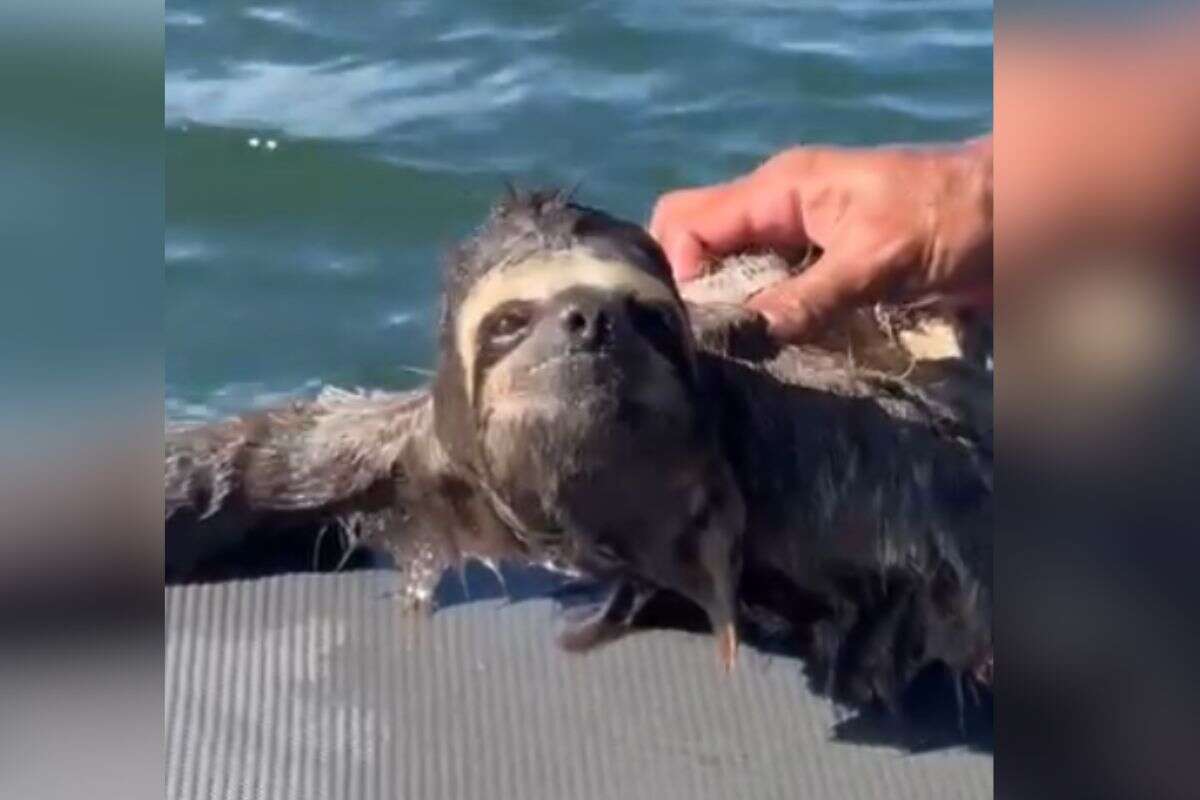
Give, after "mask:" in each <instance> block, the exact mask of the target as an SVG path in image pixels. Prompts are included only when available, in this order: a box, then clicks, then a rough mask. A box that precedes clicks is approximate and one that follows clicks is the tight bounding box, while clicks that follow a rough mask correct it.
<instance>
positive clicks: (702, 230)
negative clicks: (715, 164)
mask: <svg viewBox="0 0 1200 800" xmlns="http://www.w3.org/2000/svg"><path fill="white" fill-rule="evenodd" d="M748 199H750V198H749V197H748V195H747V192H745V191H742V186H741V183H740V182H739V181H734V182H732V183H728V184H723V185H721V186H712V187H708V188H705V189H690V190H685V191H683V192H675V193H672V194H670V195H667V196H665V197H664V198H663V200H661V201H660V202H659V204H658V205H657V206H656V208H655V213H654V215H653V218H652V219H651V222H650V228H649V230H650V235H651V236H653V237H654V238H655V239H657V240H658V242H659V244H660V245H661V246H662V248H663V251H664V252H665V254H666V256H667V260H668V261H669V262H670V263H671V271H672V273H673V274H674V275H675V278H676V280H679V281H685V280H689V279H691V278H694V277H696V276H697V275H699V274H700V273H701V272H702V271H703V269H704V266H705V264H706V263H707V262H709V261H711V260H713V259H716V258H720V257H722V256H725V255H728V254H730V253H735V252H738V251H740V250H743V249H745V248H747V247H749V246H753V245H756V244H759V243H758V242H757V241H756V239H755V232H754V229H753V226H752V224H751V220H750V217H749V209H748V207H747V205H746V202H747V200H748Z"/></svg>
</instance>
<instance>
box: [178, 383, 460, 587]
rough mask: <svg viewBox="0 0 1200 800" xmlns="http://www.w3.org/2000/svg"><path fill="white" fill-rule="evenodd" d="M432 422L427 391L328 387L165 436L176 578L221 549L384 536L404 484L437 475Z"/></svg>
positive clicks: (395, 517)
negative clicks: (309, 538) (309, 537)
mask: <svg viewBox="0 0 1200 800" xmlns="http://www.w3.org/2000/svg"><path fill="white" fill-rule="evenodd" d="M432 423H433V413H432V402H431V399H430V396H429V393H428V391H426V390H419V391H415V392H406V393H389V392H373V393H369V394H357V393H350V392H341V391H337V390H326V391H325V392H323V393H322V394H321V395H320V396H319V397H318V398H317V399H315V400H312V401H308V402H296V403H292V404H290V405H288V406H286V407H283V408H278V409H274V410H270V411H264V412H258V413H255V414H252V415H247V416H244V417H238V418H234V419H229V420H225V421H222V422H217V423H213V424H209V425H201V426H190V427H175V428H172V429H169V430H168V431H167V435H166V448H165V487H164V488H165V508H164V511H165V528H166V531H165V533H166V569H167V575H168V578H186V577H188V575H189V571H190V570H191V569H192V568H194V567H195V566H196V565H197V564H199V563H203V562H205V561H206V560H210V559H212V558H214V557H218V556H220V555H221V553H222V552H223V551H224V552H236V551H238V550H242V551H243V552H244V551H245V550H246V549H247V548H249V549H265V550H272V549H276V548H278V549H283V548H284V547H285V546H286V543H287V541H288V539H289V537H300V536H303V535H305V531H307V532H310V533H311V532H313V531H323V530H324V529H325V528H332V529H334V530H335V531H336V532H337V533H338V534H340V535H342V536H343V537H344V538H348V539H361V538H367V537H370V536H372V535H375V534H383V533H387V532H388V531H387V530H386V529H387V528H389V527H390V526H392V525H394V524H399V523H400V522H402V518H403V517H404V502H403V493H402V488H403V486H404V485H405V484H406V483H407V482H408V480H409V479H411V478H412V477H414V473H424V472H426V471H428V470H429V469H430V468H431V466H430V464H429V461H430V458H431V456H432V454H434V453H435V452H436V448H434V447H433V446H432V445H433V444H434V442H433V424H432ZM330 538H331V540H333V541H336V539H337V536H336V535H335V536H333V537H330ZM319 544H320V542H318V545H319ZM309 547H312V545H311V544H310V545H309Z"/></svg>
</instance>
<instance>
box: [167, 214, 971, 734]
mask: <svg viewBox="0 0 1200 800" xmlns="http://www.w3.org/2000/svg"><path fill="white" fill-rule="evenodd" d="M793 272H794V270H793V268H792V267H791V266H790V265H788V264H787V263H785V262H783V261H782V260H781V259H779V258H777V257H775V256H772V255H770V254H759V255H748V256H739V257H735V258H732V259H728V260H727V261H726V262H724V264H722V265H719V267H718V269H716V270H715V271H714V272H713V273H712V274H711V275H710V276H708V277H706V278H702V279H700V280H699V281H697V282H694V283H690V284H685V285H683V286H682V287H679V288H676V287H675V286H674V284H673V283H672V281H671V278H670V271H669V268H668V266H667V264H666V261H665V259H664V257H663V254H662V252H661V250H660V249H659V248H658V246H657V245H656V244H655V243H654V242H653V240H651V239H650V237H649V236H648V235H647V234H646V233H645V231H643V230H642V229H641V228H640V227H639V226H637V225H634V224H631V223H628V222H624V221H621V220H618V219H616V218H614V217H611V216H609V215H607V214H605V213H603V212H601V211H598V210H596V209H590V208H587V207H584V206H581V205H578V204H577V203H575V202H573V201H572V200H571V199H570V198H568V197H566V196H565V195H564V194H562V193H558V192H532V193H521V192H512V193H510V194H509V195H508V196H507V197H506V198H504V199H503V200H501V202H500V203H499V204H498V205H497V206H496V208H495V209H494V210H493V211H492V213H491V215H490V216H489V217H488V219H487V220H486V222H485V223H484V225H483V226H482V228H481V229H480V231H479V232H478V233H477V234H476V235H475V236H474V237H472V238H471V239H469V240H468V241H467V242H466V243H465V244H464V245H463V246H461V247H460V248H458V249H457V250H456V251H455V252H454V253H453V254H452V256H451V258H450V262H449V264H448V266H447V269H446V273H445V291H444V296H443V303H444V305H443V313H442V318H441V323H440V328H441V331H440V339H439V349H440V352H439V362H438V367H437V371H436V374H435V375H434V378H433V380H432V382H431V384H430V386H429V387H427V388H424V389H418V390H415V391H411V392H402V393H396V392H383V391H372V392H361V391H360V392H343V391H338V390H334V389H327V390H326V391H324V392H322V393H321V395H320V396H319V397H317V398H316V399H314V400H311V401H298V402H294V403H291V404H289V405H287V406H284V407H281V408H277V409H271V410H268V411H264V412H258V413H255V414H249V415H246V416H243V417H238V418H234V419H230V420H225V421H221V422H216V423H212V424H207V425H198V426H196V425H193V426H176V427H172V428H171V429H170V430H169V431H168V436H167V445H166V509H165V510H166V522H167V524H166V537H167V542H166V545H167V575H168V579H169V580H173V581H187V580H197V579H217V578H221V577H227V576H230V575H234V574H246V573H252V572H255V571H260V572H261V571H270V570H271V569H272V566H271V559H270V558H269V557H264V555H263V554H264V553H271V552H277V553H279V554H280V558H279V559H278V561H277V562H276V566H275V568H276V569H283V570H287V569H294V568H296V565H297V563H298V562H299V559H296V558H288V557H284V555H283V554H285V553H287V552H289V551H292V550H296V551H303V552H305V553H307V554H309V557H310V559H312V560H313V561H314V562H317V563H318V565H319V566H320V567H322V568H329V567H333V566H339V565H340V564H339V562H340V561H342V559H341V557H340V555H339V554H338V553H336V552H331V547H332V548H333V549H334V550H336V547H334V545H333V544H331V543H338V542H342V543H345V545H346V546H347V547H353V548H355V549H358V550H360V551H361V549H362V548H366V549H373V548H374V549H379V548H386V549H387V550H389V551H390V553H391V559H392V562H391V563H392V565H393V566H394V568H395V569H396V570H397V573H398V577H399V580H400V583H401V586H402V590H401V592H400V594H401V595H402V596H403V597H404V598H405V599H406V601H407V602H408V603H410V604H411V605H413V606H417V607H429V606H431V605H432V604H433V603H434V602H435V600H436V599H437V597H438V594H437V593H435V589H436V587H437V586H438V584H439V582H442V587H443V588H442V589H441V590H440V593H441V596H442V597H443V598H445V597H447V596H448V594H447V590H446V588H445V587H446V586H449V585H452V584H453V583H456V582H458V575H459V572H460V571H461V570H462V569H463V568H464V565H465V564H467V563H471V562H478V563H481V564H484V565H487V566H488V567H489V568H490V569H491V570H493V571H494V572H496V573H497V574H498V575H501V574H505V573H511V571H512V570H513V569H517V570H520V569H528V568H530V567H544V568H547V569H550V570H553V571H555V572H557V573H560V574H566V575H570V576H573V577H574V578H579V579H583V580H585V581H587V582H589V585H590V587H591V588H590V589H589V591H588V592H582V593H581V592H566V593H562V592H560V593H559V595H560V599H561V600H562V601H563V602H564V604H566V605H568V606H570V609H569V613H568V614H567V615H566V616H567V617H568V623H569V624H568V625H567V626H566V628H565V630H564V631H563V633H562V635H561V643H562V644H563V646H564V647H566V648H568V649H573V650H586V649H588V648H590V647H594V646H597V645H599V644H603V643H606V642H610V641H613V640H614V639H617V638H619V637H621V636H622V635H624V634H626V633H628V632H629V631H631V630H633V629H637V628H643V627H647V626H650V627H654V626H661V625H671V626H676V627H678V626H682V627H686V628H696V629H704V628H706V627H711V628H712V629H713V630H714V631H715V632H716V633H717V634H718V635H717V644H718V652H719V654H720V658H721V661H722V662H723V663H724V664H725V666H726V668H731V667H732V665H733V662H734V659H735V657H736V648H737V643H738V640H739V639H742V640H745V641H747V642H749V643H750V644H753V645H755V646H757V647H759V648H761V649H764V650H768V651H771V652H787V653H795V654H799V655H801V656H803V657H804V658H805V660H806V669H807V671H808V674H809V677H810V682H811V685H812V686H813V688H814V689H816V690H817V691H820V692H822V693H826V694H828V695H829V696H830V697H832V698H833V699H834V700H836V701H837V702H838V703H839V704H842V705H845V706H847V707H850V708H853V709H857V710H858V711H860V712H862V714H860V716H859V717H856V718H855V719H854V720H849V721H843V723H841V724H839V727H838V732H839V734H841V735H844V736H845V737H846V738H851V739H857V740H862V741H870V740H871V739H872V737H877V736H882V734H880V733H879V731H881V730H885V729H888V726H887V725H883V726H879V725H874V724H873V723H870V722H868V721H867V720H870V719H874V718H878V719H881V720H890V721H894V720H899V719H912V718H916V717H919V716H921V715H920V714H918V713H914V712H916V711H919V710H921V709H926V710H927V709H929V708H932V707H934V706H933V705H931V704H930V703H929V702H928V701H927V700H922V699H920V698H921V697H922V696H923V692H925V691H926V690H929V689H931V687H932V689H934V690H935V691H934V694H938V693H939V692H940V694H941V695H943V696H944V697H945V698H948V701H949V707H950V710H949V711H948V712H947V713H946V714H944V715H942V716H943V717H944V718H945V719H944V720H943V721H945V722H946V723H947V726H948V727H949V729H950V730H951V732H952V737H957V738H959V739H961V738H962V735H963V734H964V733H965V734H966V735H967V737H968V738H971V739H973V740H975V741H977V742H978V741H980V737H979V736H978V735H973V734H978V733H979V731H981V730H982V731H986V732H987V734H988V737H990V730H991V725H990V723H982V724H981V723H979V722H978V719H979V713H981V712H982V711H983V710H987V711H988V714H989V715H990V708H991V696H990V689H991V686H992V684H993V654H992V621H991V614H992V609H991V604H992V601H991V597H992V479H991V459H992V446H991V436H992V433H991V431H992V427H991V406H992V400H991V390H992V375H991V369H990V353H984V352H982V351H981V347H980V344H979V343H980V342H986V341H990V336H989V335H988V334H987V332H986V326H983V323H982V322H981V321H979V320H973V321H971V320H964V319H962V318H957V317H956V318H951V317H948V316H941V315H939V314H938V313H937V312H936V311H934V310H931V309H928V308H924V309H917V310H914V309H896V308H886V307H877V308H874V309H865V310H863V311H862V312H857V313H855V314H853V315H850V316H849V317H848V318H846V319H845V320H843V321H842V322H841V323H840V324H839V325H837V326H835V328H834V329H832V330H830V331H829V332H828V333H827V335H826V336H825V337H824V338H823V339H822V340H820V341H817V342H813V343H810V344H808V345H805V346H782V347H781V346H779V345H778V344H776V343H773V342H771V341H770V339H769V338H768V337H767V335H766V325H765V322H764V320H763V319H762V318H761V317H759V316H757V315H756V314H753V313H751V312H749V311H747V310H745V308H744V307H743V305H742V304H741V303H742V301H743V300H744V299H746V297H747V296H749V295H750V294H752V293H753V292H754V291H757V290H758V289H761V288H762V287H763V286H765V285H769V284H770V283H772V282H774V281H777V280H781V279H783V278H785V277H787V276H788V275H790V274H792V273H793ZM981 326H983V327H981ZM251 553H253V554H255V555H253V556H252V557H251V556H249V555H248V554H251ZM359 559H360V561H361V560H362V559H361V557H359ZM511 583H512V581H511V580H510V581H509V584H511ZM497 585H499V584H497ZM597 586H599V587H601V590H600V591H599V595H597V594H596V587H597ZM542 587H543V588H545V586H544V585H542ZM581 600H582V601H583V602H581ZM939 676H941V677H939ZM938 687H941V688H940V689H938ZM890 724H891V723H890V722H889V723H888V725H890ZM988 737H983V738H985V739H986V738H988ZM885 738H886V737H885ZM891 738H892V739H893V740H894V739H895V738H896V737H891ZM931 741H938V739H937V736H930V735H925V734H921V735H919V736H916V738H913V739H911V740H910V741H909V742H908V743H909V744H911V745H915V746H922V745H928V744H929V742H931Z"/></svg>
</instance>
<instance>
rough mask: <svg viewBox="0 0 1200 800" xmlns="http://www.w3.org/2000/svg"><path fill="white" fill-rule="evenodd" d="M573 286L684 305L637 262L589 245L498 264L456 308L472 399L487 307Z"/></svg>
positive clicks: (550, 294)
mask: <svg viewBox="0 0 1200 800" xmlns="http://www.w3.org/2000/svg"><path fill="white" fill-rule="evenodd" d="M575 286H590V287H593V288H596V289H603V290H606V291H623V292H626V293H628V294H629V295H631V296H632V297H634V298H637V299H639V300H643V301H648V302H658V303H666V304H668V305H670V306H671V307H673V308H675V309H676V311H677V313H678V314H679V315H680V318H681V322H683V323H684V325H683V328H684V329H686V327H687V326H686V320H683V319H682V317H683V310H682V308H681V307H680V305H679V300H678V298H677V297H676V295H675V293H674V292H673V291H672V290H671V287H670V286H668V285H667V284H666V283H664V282H662V281H660V280H658V279H657V278H655V277H653V276H652V275H649V274H648V273H646V272H643V271H642V270H640V269H638V268H637V267H634V266H631V265H630V264H626V263H624V262H622V261H610V260H605V259H600V258H597V257H596V256H595V255H593V254H592V253H590V252H588V251H586V250H582V249H579V250H568V251H565V252H562V253H554V254H551V255H547V256H538V257H534V258H531V259H529V260H527V261H522V262H520V263H517V264H514V265H512V266H508V267H500V268H498V269H494V270H492V271H491V272H489V273H488V274H487V275H485V276H484V277H483V278H481V279H480V280H479V282H478V283H477V284H476V285H475V286H474V287H473V288H472V290H471V292H470V294H469V295H468V296H467V299H466V300H465V301H464V302H463V304H462V306H461V307H460V308H459V310H458V323H457V326H456V329H455V337H456V341H457V344H458V352H459V355H460V356H461V361H462V365H463V370H464V373H465V374H464V382H465V384H466V386H467V394H468V399H469V400H471V401H472V402H474V398H473V397H470V395H471V393H472V386H471V384H472V380H471V376H472V375H474V374H475V372H474V367H475V352H476V349H477V342H476V341H475V333H476V331H477V330H478V328H479V325H480V323H482V322H483V319H484V317H486V316H487V314H488V312H490V311H491V310H492V309H494V308H497V307H498V306H500V305H502V304H504V303H507V302H510V301H513V300H527V301H531V302H541V301H545V300H549V299H550V298H551V297H553V296H554V295H556V294H558V293H559V292H563V291H566V290H567V289H570V288H572V287H575Z"/></svg>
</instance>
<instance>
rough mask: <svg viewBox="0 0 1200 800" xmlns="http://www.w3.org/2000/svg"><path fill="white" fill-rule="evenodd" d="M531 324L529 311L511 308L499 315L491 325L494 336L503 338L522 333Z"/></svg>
mask: <svg viewBox="0 0 1200 800" xmlns="http://www.w3.org/2000/svg"><path fill="white" fill-rule="evenodd" d="M527 325H529V313H528V312H527V311H524V310H522V309H511V310H508V311H505V312H503V313H501V314H500V315H499V316H497V317H496V318H495V319H494V320H493V321H492V324H491V326H490V328H491V335H492V337H493V338H498V339H503V338H507V337H510V336H513V335H515V334H518V333H520V332H521V331H522V330H524V329H525V327H526V326H527Z"/></svg>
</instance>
